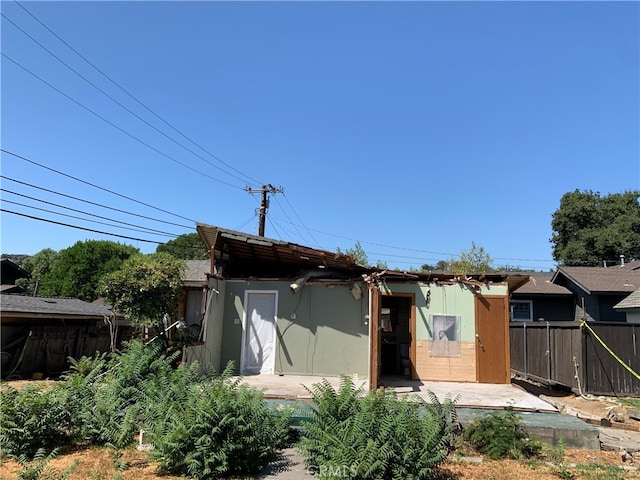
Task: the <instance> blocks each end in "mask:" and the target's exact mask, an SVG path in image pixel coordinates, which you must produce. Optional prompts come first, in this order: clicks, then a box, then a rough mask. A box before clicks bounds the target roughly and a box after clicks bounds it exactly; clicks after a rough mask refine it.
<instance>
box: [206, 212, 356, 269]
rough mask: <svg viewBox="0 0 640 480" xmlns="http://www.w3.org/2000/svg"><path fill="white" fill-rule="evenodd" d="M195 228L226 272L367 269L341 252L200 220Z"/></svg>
mask: <svg viewBox="0 0 640 480" xmlns="http://www.w3.org/2000/svg"><path fill="white" fill-rule="evenodd" d="M196 229H197V231H198V233H199V234H200V237H201V238H202V240H203V241H204V243H205V245H206V246H207V248H208V249H209V251H210V252H212V255H211V256H212V258H213V259H214V262H215V264H216V267H218V268H219V267H221V268H222V269H223V271H224V274H225V275H227V276H247V275H249V276H261V277H283V276H284V277H288V276H293V275H297V274H298V273H299V272H300V271H304V270H311V269H317V268H326V269H331V270H334V271H339V272H342V273H348V274H358V275H360V274H362V273H365V272H367V271H369V269H367V268H366V267H364V266H361V265H357V264H356V263H355V261H354V260H353V258H352V257H351V256H350V255H345V254H343V253H337V252H330V251H327V250H319V249H315V248H310V247H305V246H302V245H297V244H295V243H289V242H284V241H282V240H274V239H271V238H266V237H259V236H256V235H250V234H247V233H243V232H238V231H235V230H227V229H224V228H220V227H216V226H213V225H206V224H202V223H198V224H196Z"/></svg>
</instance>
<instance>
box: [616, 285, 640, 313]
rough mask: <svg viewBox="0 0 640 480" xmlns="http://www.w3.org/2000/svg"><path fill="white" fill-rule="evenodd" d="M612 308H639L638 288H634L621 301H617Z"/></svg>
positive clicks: (639, 291) (639, 293)
mask: <svg viewBox="0 0 640 480" xmlns="http://www.w3.org/2000/svg"><path fill="white" fill-rule="evenodd" d="M613 308H615V309H618V310H626V309H631V308H640V290H636V291H635V292H633V293H632V294H631V295H629V296H628V297H626V298H625V299H624V300H622V301H621V302H619V303H617V304H616V305H615V306H614V307H613Z"/></svg>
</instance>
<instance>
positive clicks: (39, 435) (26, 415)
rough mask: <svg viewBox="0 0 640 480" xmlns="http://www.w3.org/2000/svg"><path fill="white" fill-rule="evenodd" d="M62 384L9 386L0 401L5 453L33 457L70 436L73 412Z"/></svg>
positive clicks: (1, 439) (0, 439)
mask: <svg viewBox="0 0 640 480" xmlns="http://www.w3.org/2000/svg"><path fill="white" fill-rule="evenodd" d="M65 399H66V394H65V392H64V389H63V388H60V387H59V386H57V385H56V386H54V387H52V388H48V389H44V388H42V387H38V386H28V387H26V388H25V389H23V390H20V391H18V390H16V389H15V388H12V387H9V388H8V389H7V390H6V391H5V392H3V393H2V401H1V402H0V448H1V453H2V455H3V456H14V457H16V458H20V457H21V456H25V458H29V459H30V458H34V457H35V455H36V453H38V452H40V454H42V453H43V452H51V451H52V450H53V449H54V448H55V447H57V446H60V445H63V444H65V443H67V442H68V441H69V440H70V433H69V427H70V424H71V423H72V421H71V416H72V413H71V412H70V411H69V409H68V408H67V406H66V405H65Z"/></svg>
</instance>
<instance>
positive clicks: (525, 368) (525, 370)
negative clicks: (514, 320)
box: [522, 322, 529, 380]
mask: <svg viewBox="0 0 640 480" xmlns="http://www.w3.org/2000/svg"><path fill="white" fill-rule="evenodd" d="M522 332H523V340H524V348H523V349H522V350H523V351H524V362H523V367H524V378H525V380H528V379H529V372H528V365H527V322H522Z"/></svg>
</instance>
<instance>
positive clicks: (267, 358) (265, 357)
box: [240, 291, 278, 374]
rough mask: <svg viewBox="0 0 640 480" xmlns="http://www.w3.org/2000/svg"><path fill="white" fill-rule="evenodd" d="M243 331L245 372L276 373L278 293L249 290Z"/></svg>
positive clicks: (243, 369) (242, 366) (243, 368)
mask: <svg viewBox="0 0 640 480" xmlns="http://www.w3.org/2000/svg"><path fill="white" fill-rule="evenodd" d="M244 300H245V301H244V304H245V306H246V307H245V313H244V317H245V318H244V321H243V326H244V329H243V334H242V337H243V338H242V357H241V362H242V365H241V366H240V369H241V371H242V372H243V373H247V374H257V373H273V369H274V365H275V350H276V305H277V303H278V292H264V291H247V292H245V297H244Z"/></svg>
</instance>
